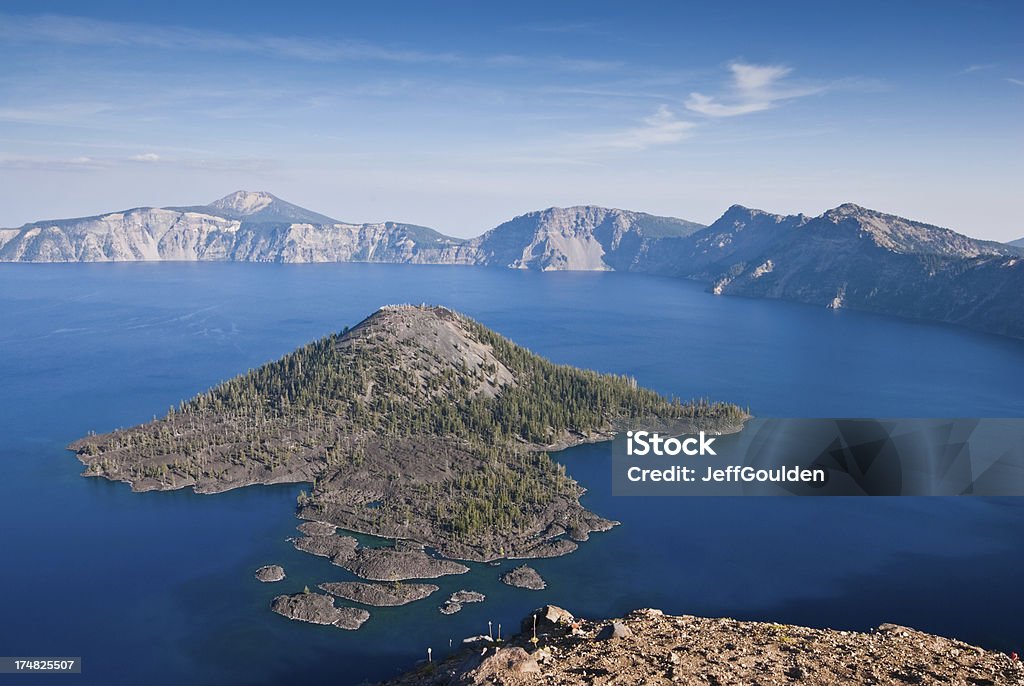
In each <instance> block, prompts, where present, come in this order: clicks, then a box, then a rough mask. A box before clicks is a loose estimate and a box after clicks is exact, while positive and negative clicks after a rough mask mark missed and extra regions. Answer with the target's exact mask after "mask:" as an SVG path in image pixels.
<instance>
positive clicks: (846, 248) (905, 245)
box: [0, 191, 1024, 338]
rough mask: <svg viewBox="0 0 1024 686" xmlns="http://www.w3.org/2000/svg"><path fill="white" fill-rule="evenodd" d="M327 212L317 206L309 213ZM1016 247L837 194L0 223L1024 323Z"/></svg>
mask: <svg viewBox="0 0 1024 686" xmlns="http://www.w3.org/2000/svg"><path fill="white" fill-rule="evenodd" d="M319 220H328V221H319ZM1022 258H1024V247H1017V246H1014V245H1011V244H1005V243H997V242H994V241H984V240H979V239H975V238H971V237H969V236H966V235H964V234H961V233H958V232H956V231H953V230H951V229H947V228H943V227H939V226H935V225H932V224H927V223H924V222H917V221H914V220H911V219H906V218H903V217H899V216H897V215H892V214H887V213H884V212H879V211H877V210H871V209H868V208H865V207H862V206H860V205H856V204H854V203H844V204H842V205H839V206H837V207H835V208H832V209H830V210H827V211H825V212H823V213H822V214H820V215H818V216H808V215H804V214H794V215H781V214H773V213H771V212H766V211H764V210H759V209H754V208H748V207H744V206H742V205H732V206H731V207H729V208H728V209H727V210H726V211H725V213H723V215H722V216H721V217H720V218H719V219H717V220H716V221H715V222H713V223H712V224H711V225H709V226H704V225H701V224H698V223H696V222H690V221H687V220H684V219H677V218H673V217H659V216H655V215H650V214H646V213H643V212H635V211H631V210H622V209H617V208H605V207H599V206H596V205H575V206H571V207H549V208H546V209H543V210H537V211H533V212H527V213H525V214H521V215H519V216H517V217H514V218H512V219H510V220H508V221H506V222H503V223H502V224H499V225H498V226H496V227H494V228H492V229H490V230H488V231H486V232H484V233H483V234H481V235H479V236H477V237H475V238H469V239H463V238H454V237H451V236H447V235H445V234H443V233H441V232H439V231H436V230H434V229H431V228H428V227H423V226H417V225H414V224H404V223H400V222H387V221H385V222H377V223H364V224H351V223H346V222H339V221H335V220H332V219H331V218H329V217H326V216H325V215H320V214H318V213H315V212H311V211H309V210H306V209H304V208H301V207H298V206H297V205H293V204H291V203H288V202H286V201H284V200H281V199H280V198H277V197H276V196H273V195H271V194H270V193H266V192H263V191H236V192H235V193H232V194H230V195H228V196H225V197H224V198H221V199H219V200H215V201H214V202H212V203H209V204H208V205H202V206H194V207H177V208H173V207H172V208H134V209H131V210H124V211H122V212H113V213H108V214H105V215H95V216H92V217H82V218H77V219H65V220H51V221H43V222H34V223H31V224H26V225H24V226H22V227H21V228H18V229H3V230H0V262H99V261H157V260H186V261H196V260H200V261H249V262H288V263H310V262H383V263H400V264H447V265H475V266H488V267H503V268H511V269H527V270H541V271H628V272H641V273H647V274H654V275H659V276H675V277H680V278H687V279H691V280H696V281H700V282H702V283H705V284H707V286H708V289H709V290H710V291H711V292H712V293H714V294H717V295H743V296H748V297H766V298H779V299H785V300H794V301H797V302H803V303H807V304H812V305H818V306H822V307H829V308H832V309H842V308H850V309H859V310H867V311H873V312H880V313H885V314H892V315H897V316H902V317H908V318H915V319H922V320H928V321H938V322H945V323H951V324H957V325H963V326H967V327H970V328H975V329H979V330H983V331H989V332H993V333H997V334H1003V335H1009V336H1014V337H1018V338H1021V337H1024V308H1022V307H1021V306H1020V304H1019V298H1018V297H1017V296H1016V295H1015V294H1019V293H1020V292H1022V291H1024V259H1022Z"/></svg>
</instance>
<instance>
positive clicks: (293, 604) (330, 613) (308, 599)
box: [270, 593, 370, 631]
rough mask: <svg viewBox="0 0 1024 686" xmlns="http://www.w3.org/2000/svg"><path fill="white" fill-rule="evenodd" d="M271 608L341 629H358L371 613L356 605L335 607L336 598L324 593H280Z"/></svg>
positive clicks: (296, 618)
mask: <svg viewBox="0 0 1024 686" xmlns="http://www.w3.org/2000/svg"><path fill="white" fill-rule="evenodd" d="M270 609H271V610H273V611H274V612H276V613H277V614H279V615H283V616H285V617H287V618H288V619H294V620H296V621H299V622H309V623H311V624H333V625H334V626H336V627H338V628H339V629H348V630H350V631H352V630H355V629H358V628H359V627H361V626H362V625H363V622H365V621H366V620H367V619H369V618H370V613H369V612H367V611H366V610H361V609H359V608H355V607H335V605H334V598H332V597H331V596H329V595H327V594H324V593H296V594H294V595H279V596H277V597H276V598H274V600H273V602H272V603H271V604H270Z"/></svg>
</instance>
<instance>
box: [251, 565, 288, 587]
mask: <svg viewBox="0 0 1024 686" xmlns="http://www.w3.org/2000/svg"><path fill="white" fill-rule="evenodd" d="M256 578H257V579H259V580H260V581H262V582H263V583H272V582H274V581H280V580H281V579H283V578H284V567H282V566H280V565H265V566H263V567H260V568H259V569H257V570H256Z"/></svg>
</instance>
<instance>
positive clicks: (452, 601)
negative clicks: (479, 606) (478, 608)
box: [438, 589, 487, 615]
mask: <svg viewBox="0 0 1024 686" xmlns="http://www.w3.org/2000/svg"><path fill="white" fill-rule="evenodd" d="M486 599H487V596H485V595H484V594H483V593H480V592H478V591H467V590H465V589H463V590H461V591H456V592H455V593H452V594H451V595H450V596H449V597H448V600H446V601H444V604H443V605H442V606H441V607H439V608H438V610H440V612H441V614H443V615H453V614H455V613H456V612H459V611H460V610H462V606H463V605H466V604H468V603H482V602H484V600H486Z"/></svg>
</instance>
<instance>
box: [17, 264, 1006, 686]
mask: <svg viewBox="0 0 1024 686" xmlns="http://www.w3.org/2000/svg"><path fill="white" fill-rule="evenodd" d="M398 302H413V303H420V302H427V303H440V304H445V305H448V306H450V307H453V308H455V309H458V310H460V311H462V312H464V313H466V314H468V315H470V316H472V317H474V318H476V319H478V320H480V321H481V322H483V323H484V324H486V325H488V326H490V327H492V328H494V329H496V330H497V331H499V332H501V333H503V334H505V335H507V336H509V337H510V338H512V339H514V340H515V341H517V342H519V343H521V344H523V345H525V346H527V347H528V348H530V349H532V350H533V351H534V352H537V353H540V354H542V355H544V356H546V357H549V358H551V359H553V360H555V361H556V362H562V363H570V364H574V365H579V366H583V367H591V368H594V369H598V370H601V371H606V372H616V373H628V374H632V375H634V376H636V377H637V379H638V380H639V382H640V383H641V384H643V385H647V386H650V387H652V388H655V389H657V390H658V391H661V392H663V393H666V394H675V395H679V396H683V397H690V396H709V397H712V398H715V399H722V400H729V401H733V402H736V403H739V404H742V405H749V406H750V408H751V410H752V412H753V413H754V414H757V415H760V416H785V417H799V416H806V417H856V416H869V417H887V416H888V417H913V416H920V417H944V416H946V417H969V416H978V417H1021V416H1024V343H1022V342H1019V341H1012V340H1008V339H1003V338H999V337H994V336H988V335H983V334H977V333H972V332H969V331H965V330H960V329H957V328H952V327H944V326H937V325H928V324H920V323H915V322H908V321H901V320H897V319H890V318H886V317H880V316H873V315H868V314H861V313H856V312H843V311H839V312H833V311H829V310H825V309H822V308H814V307H808V306H802V305H795V304H790V303H782V302H771V301H761V300H746V299H740V298H722V297H713V296H711V295H708V294H707V293H705V292H704V291H703V287H702V286H700V285H698V284H694V283H690V282H686V281H679V280H671V279H662V278H653V277H644V276H638V275H629V274H614V273H610V274H605V273H548V274H539V273H531V272H521V271H511V270H491V269H477V268H458V267H420V266H397V265H360V264H341V265H301V266H299V265H255V264H187V263H184V264H125V265H5V266H2V267H0V383H2V389H3V395H2V399H0V460H2V465H3V469H4V471H3V478H0V521H2V524H0V550H2V560H3V562H2V564H0V603H2V608H3V610H2V617H3V621H2V622H0V655H9V656H13V655H35V656H59V655H68V656H81V657H82V659H83V667H84V673H83V675H82V676H81V677H77V678H73V679H72V680H73V681H74V682H75V683H83V684H85V683H87V684H104V685H107V684H133V685H134V684H140V683H145V684H147V685H149V686H160V685H163V684H168V685H169V684H174V685H178V684H184V683H190V684H271V683H303V684H307V685H312V684H357V683H360V682H362V681H363V680H365V679H380V678H384V677H388V676H391V675H393V674H395V673H396V672H397V671H399V670H401V669H402V668H406V667H408V666H410V665H411V664H412V662H413V661H414V660H416V659H419V658H421V657H424V656H425V653H426V649H427V647H432V648H433V649H434V652H435V654H437V653H441V652H444V651H446V650H447V647H448V643H449V640H454V641H455V642H456V643H457V642H459V641H460V640H461V639H462V638H463V637H465V636H467V635H470V634H478V633H481V632H486V630H487V622H488V621H492V622H493V623H494V625H495V626H496V625H497V624H498V623H501V624H502V625H503V627H506V629H505V630H506V631H507V629H508V628H512V627H517V626H518V623H519V620H520V619H521V618H522V617H523V616H524V615H525V614H526V613H527V612H529V610H530V609H532V608H534V607H537V606H539V605H541V604H543V603H546V602H552V603H556V604H558V605H562V606H564V607H566V608H568V609H569V610H571V611H573V612H575V613H577V614H582V615H586V616H592V617H602V616H615V615H619V614H621V613H623V612H626V611H628V610H630V609H634V608H637V607H658V608H661V609H662V610H665V611H666V612H672V613H680V614H682V613H688V614H700V615H711V616H732V617H738V618H747V619H764V620H770V621H779V622H785V623H802V624H809V625H813V626H831V627H837V628H848V629H868V628H870V627H873V626H877V625H878V624H879V623H882V622H895V623H899V624H906V625H910V626H914V627H916V628H919V629H922V630H927V631H932V632H936V633H940V634H945V635H950V636H955V637H957V638H961V639H964V640H967V641H970V642H973V643H976V644H980V645H983V646H985V647H988V648H993V649H1000V650H1011V649H1016V650H1020V649H1021V647H1024V598H1022V594H1021V591H1020V580H1021V578H1022V575H1024V546H1021V544H1020V541H1021V539H1022V532H1024V499H979V498H934V499H924V498H904V499H891V498H878V499H868V498H856V499H854V498H849V499H841V498H836V499H814V498H806V499H798V498H764V499H758V498H724V499H715V498H694V499H685V498H615V497H612V496H611V494H610V491H611V484H610V478H611V473H610V458H611V456H610V446H608V445H594V446H584V447H580V448H576V449H573V450H569V451H566V452H564V453H561V454H559V455H557V456H556V457H557V459H560V460H561V461H563V462H564V463H565V464H566V465H567V466H568V467H569V472H570V473H571V474H572V475H573V476H574V477H576V478H577V480H579V481H580V482H581V483H583V484H584V485H585V486H586V487H587V488H588V489H590V490H589V493H588V494H587V495H586V497H585V503H586V504H587V505H588V506H589V507H590V508H591V509H593V510H594V511H596V512H598V513H599V514H601V515H604V516H606V517H609V518H613V519H618V520H620V521H622V522H623V524H622V526H620V527H617V528H615V529H614V530H612V531H610V532H607V533H604V534H597V535H594V536H593V537H592V538H591V541H590V542H588V543H585V544H583V545H581V547H580V550H579V551H577V552H576V553H574V554H573V555H570V556H567V557H563V558H558V559H552V560H540V561H537V562H536V564H535V565H534V566H535V567H536V568H537V569H538V570H539V571H540V573H541V574H542V575H543V576H544V577H545V578H546V579H547V581H548V589H547V590H545V591H540V592H532V591H525V590H520V589H513V588H510V587H506V586H503V585H501V584H499V583H497V581H496V578H497V575H498V574H499V573H500V571H502V570H501V569H495V568H493V567H488V566H476V567H474V569H473V571H472V572H470V573H469V574H467V575H464V576H461V577H449V578H448V579H443V580H441V582H440V584H439V585H441V587H442V589H441V591H439V592H438V593H437V594H435V595H434V596H432V597H431V598H430V599H428V600H426V601H422V602H420V603H417V604H413V605H410V606H407V607H405V608H381V609H373V608H371V613H372V617H371V619H370V620H369V622H367V624H366V625H364V627H363V628H362V629H361V630H360V631H357V632H345V631H341V630H338V629H335V628H332V627H319V626H313V625H308V624H300V623H296V622H289V621H288V620H286V619H283V618H281V617H278V616H277V615H274V614H272V613H271V612H270V611H269V609H268V606H269V603H270V600H271V598H272V597H273V596H274V595H276V594H278V593H283V592H296V591H298V590H301V589H302V587H303V586H304V585H309V586H310V587H313V586H314V585H315V584H317V583H320V582H323V581H330V580H343V579H346V578H350V577H349V576H348V574H347V572H345V571H344V570H341V569H340V568H338V567H335V566H333V565H331V564H330V563H329V562H328V561H327V560H325V559H323V558H315V557H312V556H309V555H305V554H303V553H300V552H298V551H296V550H294V549H293V548H292V547H291V545H290V544H289V543H288V542H287V541H286V540H285V539H286V538H287V537H288V536H291V535H294V527H295V525H296V524H297V523H298V522H297V520H295V519H294V504H295V497H296V494H297V493H298V492H299V490H300V488H302V487H301V486H300V485H294V486H277V487H256V488H247V489H242V490H239V491H235V492H231V493H226V494H221V495H216V496H197V495H194V494H192V493H190V492H175V493H147V494H133V493H131V492H130V491H129V489H128V487H127V486H125V485H123V484H112V483H107V482H104V481H99V480H96V479H85V478H82V477H80V476H79V473H80V471H81V466H80V465H79V463H78V462H77V460H75V459H74V457H73V456H72V455H71V454H70V453H68V452H66V451H65V450H64V446H65V445H66V444H67V443H68V442H70V441H71V440H73V439H75V438H77V437H79V436H80V435H82V434H84V433H85V432H87V431H89V430H96V431H108V430H110V429H113V428H115V427H118V426H127V425H131V424H135V423H138V422H141V421H145V420H147V419H150V418H151V417H152V416H153V415H156V414H163V413H164V412H166V410H167V408H168V406H170V405H172V404H176V403H177V402H178V401H179V400H181V399H183V398H187V397H189V396H191V395H193V394H195V393H196V392H198V391H201V390H203V389H205V388H207V387H209V386H211V385H213V384H214V383H216V382H218V381H220V380H222V379H225V378H228V377H230V376H233V375H235V374H237V373H239V372H242V371H244V370H246V369H248V368H250V367H253V366H256V365H259V364H261V363H263V362H266V361H268V360H270V359H273V358H275V357H277V356H280V355H282V354H283V353H286V352H288V351H289V350H291V349H293V348H295V347H296V346H298V345H300V344H302V343H305V342H308V341H310V340H312V339H314V338H317V337H320V336H322V335H324V334H326V333H328V332H331V331H334V330H338V329H341V328H342V327H343V326H345V325H353V324H355V323H357V322H358V321H359V320H361V319H362V318H364V317H365V316H367V315H368V314H370V313H371V312H372V311H373V310H375V309H376V308H377V307H379V306H381V305H384V304H387V303H398ZM268 563H279V564H282V565H283V566H284V567H285V568H286V570H287V572H288V578H287V579H286V580H285V581H283V582H281V583H279V584H266V585H264V584H260V583H258V582H257V581H255V580H254V578H253V572H254V570H255V569H256V567H258V566H260V565H262V564H268ZM459 588H471V589H476V590H480V591H483V592H484V593H486V594H487V596H488V598H487V601H486V602H485V603H482V604H480V605H469V606H467V607H466V609H464V610H463V611H462V613H460V614H457V615H453V616H449V617H445V616H442V615H441V614H440V613H438V612H437V606H438V605H439V604H440V603H441V601H442V600H443V598H444V597H446V596H447V594H448V593H450V592H452V591H454V590H458V589H459ZM68 679H69V677H66V676H55V677H49V678H39V679H38V680H41V681H46V682H49V681H53V682H58V683H64V681H65V680H68Z"/></svg>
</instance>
